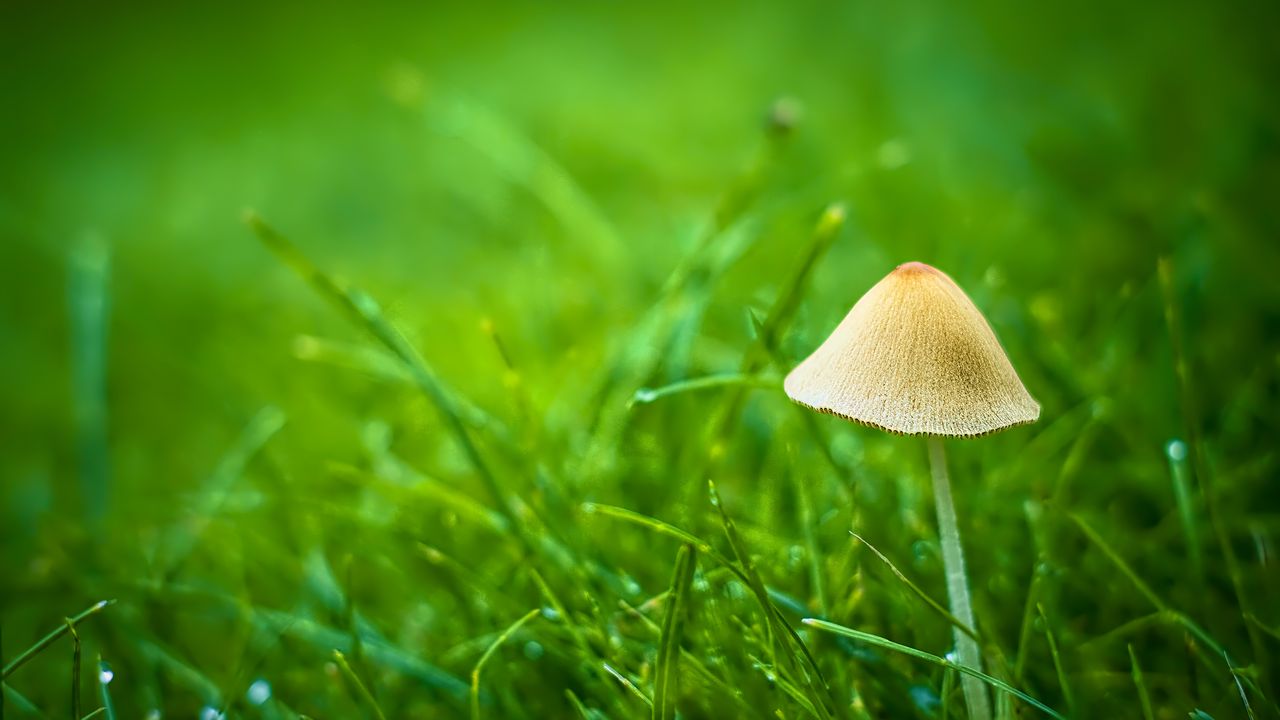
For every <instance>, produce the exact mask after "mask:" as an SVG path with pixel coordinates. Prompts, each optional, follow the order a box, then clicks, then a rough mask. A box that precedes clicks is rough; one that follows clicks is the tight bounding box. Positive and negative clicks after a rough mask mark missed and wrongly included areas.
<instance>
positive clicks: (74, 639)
mask: <svg viewBox="0 0 1280 720" xmlns="http://www.w3.org/2000/svg"><path fill="white" fill-rule="evenodd" d="M65 622H66V623H67V633H68V634H70V635H71V717H73V718H78V717H80V634H79V633H77V632H76V625H75V623H73V622H71V618H65Z"/></svg>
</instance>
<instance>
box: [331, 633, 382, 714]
mask: <svg viewBox="0 0 1280 720" xmlns="http://www.w3.org/2000/svg"><path fill="white" fill-rule="evenodd" d="M333 661H334V662H335V663H337V664H338V669H339V670H341V671H342V675H343V677H345V678H346V679H347V682H349V683H351V685H352V686H353V687H355V689H356V693H357V695H359V698H360V701H361V702H363V703H364V704H365V705H367V706H369V709H370V710H372V711H373V714H374V717H376V718H378V720H387V716H386V715H385V714H384V713H383V712H382V708H381V707H380V706H379V705H378V700H377V699H376V698H374V697H373V693H371V692H369V688H368V687H367V686H366V685H365V684H364V683H363V682H361V681H360V676H359V675H356V671H355V670H352V669H351V664H350V663H348V662H347V657H346V656H345V655H343V654H342V651H340V650H334V651H333Z"/></svg>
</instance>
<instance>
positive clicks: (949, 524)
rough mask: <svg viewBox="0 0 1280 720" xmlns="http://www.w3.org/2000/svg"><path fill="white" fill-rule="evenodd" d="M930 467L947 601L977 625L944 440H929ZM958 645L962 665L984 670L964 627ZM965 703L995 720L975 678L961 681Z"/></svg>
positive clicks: (976, 718) (975, 719) (978, 715)
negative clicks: (952, 497)
mask: <svg viewBox="0 0 1280 720" xmlns="http://www.w3.org/2000/svg"><path fill="white" fill-rule="evenodd" d="M929 468H930V470H931V471H932V473H931V474H932V475H933V499H934V504H935V505H936V506H937V508H938V537H939V539H941V541H942V564H943V567H944V568H945V569H946V573H947V598H948V600H950V602H951V614H952V615H955V616H956V619H957V620H959V621H960V622H962V623H964V624H965V625H967V626H969V627H971V628H976V627H977V625H976V624H974V622H973V602H972V601H971V600H970V599H969V576H968V574H966V572H965V569H964V551H963V550H962V549H961V548H960V528H959V527H957V525H956V506H955V504H954V503H953V502H952V501H951V480H950V478H948V476H947V455H946V452H945V451H944V450H943V449H942V440H940V439H938V438H936V437H931V438H929ZM951 632H952V636H953V637H954V638H955V643H956V659H957V661H958V663H959V664H960V665H963V666H965V667H967V668H969V669H971V670H977V671H978V672H981V671H982V652H981V651H980V650H979V649H978V643H977V641H975V640H974V639H973V638H971V637H969V636H968V635H966V634H965V633H964V632H962V631H961V630H960V628H956V627H953V628H952V629H951ZM961 687H963V688H964V702H965V705H966V706H967V707H968V709H969V718H970V720H991V699H990V698H989V697H988V696H987V689H986V688H985V687H984V686H983V684H982V681H981V680H979V679H978V678H976V677H973V676H972V675H965V676H963V677H962V678H961Z"/></svg>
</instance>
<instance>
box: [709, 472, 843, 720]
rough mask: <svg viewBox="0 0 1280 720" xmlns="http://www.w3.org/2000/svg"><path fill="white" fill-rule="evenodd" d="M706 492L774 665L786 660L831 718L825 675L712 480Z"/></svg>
mask: <svg viewBox="0 0 1280 720" xmlns="http://www.w3.org/2000/svg"><path fill="white" fill-rule="evenodd" d="M708 492H709V493H710V496H711V503H712V505H713V506H715V508H716V510H717V511H718V512H719V514H720V522H721V525H722V526H723V528H724V534H725V537H726V538H727V539H728V540H729V546H730V547H731V548H733V554H734V557H735V558H736V559H737V562H738V564H739V565H740V566H741V568H742V572H743V574H744V575H745V576H746V581H747V587H749V588H750V589H751V592H752V593H753V594H754V595H755V597H756V602H757V603H759V605H760V609H761V610H762V611H763V612H764V616H765V622H766V623H767V627H768V628H769V634H770V647H771V649H772V651H773V653H774V658H773V662H774V665H775V666H778V659H779V657H781V658H782V661H783V663H785V664H784V665H782V666H781V667H786V668H790V669H794V670H795V671H796V672H798V674H799V676H800V678H801V679H802V680H803V683H804V687H805V691H806V694H807V695H808V697H809V701H810V704H812V705H813V708H814V710H815V711H816V715H817V717H819V718H826V717H831V708H830V707H828V698H826V697H824V695H829V694H830V689H829V688H828V687H827V681H826V678H824V677H823V676H822V671H821V670H820V669H819V668H818V663H817V660H816V659H814V657H813V654H812V653H811V652H810V651H809V647H808V646H807V645H805V643H804V640H802V639H800V636H799V635H798V634H796V631H795V629H794V628H792V627H791V625H790V624H789V623H788V622H787V621H786V619H785V618H784V617H783V616H782V612H781V611H780V610H778V607H777V606H776V605H775V604H774V603H773V601H772V600H771V599H770V598H769V593H768V591H767V590H766V589H765V586H764V581H762V580H761V579H760V574H759V573H758V572H757V571H756V568H755V564H754V563H752V562H751V556H750V554H749V553H748V552H747V549H746V546H745V545H743V543H742V539H741V538H740V537H739V536H738V531H737V528H736V527H735V526H734V523H733V520H732V519H731V518H730V517H729V514H728V512H727V511H726V510H725V508H724V504H723V503H722V502H721V501H720V495H719V493H718V492H716V488H715V483H714V482H710V481H709V482H708ZM779 645H781V646H782V648H781V649H782V652H781V653H779V652H778V649H779V647H778V646H779ZM791 645H794V646H795V647H796V648H797V649H798V650H799V658H797V657H796V655H795V654H793V652H792V651H791ZM831 700H833V701H834V698H831ZM831 707H835V708H841V707H842V706H840V705H839V703H835V702H832V703H831Z"/></svg>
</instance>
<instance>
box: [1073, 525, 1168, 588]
mask: <svg viewBox="0 0 1280 720" xmlns="http://www.w3.org/2000/svg"><path fill="white" fill-rule="evenodd" d="M1067 517H1069V518H1071V521H1072V522H1074V523H1075V524H1076V526H1077V527H1079V528H1080V532H1082V533H1084V535H1085V537H1087V538H1088V539H1089V542H1091V543H1093V544H1094V546H1096V547H1097V548H1098V549H1099V550H1101V551H1102V554H1103V555H1106V556H1107V559H1109V560H1110V561H1111V562H1112V564H1114V565H1115V566H1116V568H1117V569H1118V570H1119V571H1120V573H1121V574H1122V575H1124V576H1125V577H1126V578H1128V579H1129V582H1131V583H1133V586H1134V587H1135V588H1137V590H1138V592H1139V593H1142V596H1143V597H1145V598H1146V599H1147V601H1148V602H1150V603H1151V604H1152V605H1154V606H1155V608H1156V609H1157V610H1161V611H1163V610H1168V609H1169V607H1168V606H1167V605H1165V602H1164V600H1161V599H1160V596H1159V595H1157V594H1156V593H1155V591H1154V590H1152V589H1151V586H1150V585H1147V583H1146V582H1145V581H1143V579H1142V578H1140V577H1138V573H1136V572H1134V570H1133V568H1132V567H1130V566H1129V563H1128V562H1126V561H1125V559H1124V558H1122V557H1120V553H1118V552H1116V551H1115V548H1113V547H1111V545H1110V544H1109V543H1108V542H1107V541H1106V540H1104V539H1102V536H1101V535H1099V534H1098V531H1097V530H1094V529H1093V526H1091V525H1090V524H1089V523H1087V522H1085V519H1084V518H1082V517H1080V516H1079V515H1077V514H1075V513H1069V514H1068V515H1067Z"/></svg>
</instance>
